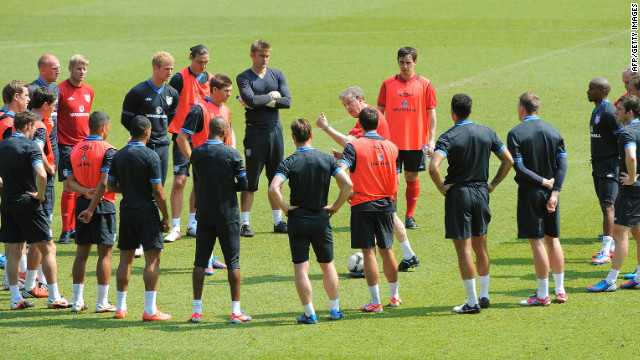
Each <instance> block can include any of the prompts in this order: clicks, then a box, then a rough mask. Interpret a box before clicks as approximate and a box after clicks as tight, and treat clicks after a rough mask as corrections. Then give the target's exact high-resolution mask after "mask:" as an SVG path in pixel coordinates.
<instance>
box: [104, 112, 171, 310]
mask: <svg viewBox="0 0 640 360" xmlns="http://www.w3.org/2000/svg"><path fill="white" fill-rule="evenodd" d="M128 125H129V133H130V134H131V142H130V143H129V144H128V145H127V146H125V147H124V148H123V149H121V150H120V151H118V153H117V154H116V155H115V156H114V157H113V161H112V162H111V168H110V169H109V175H108V180H107V190H108V191H109V192H112V193H118V192H121V193H122V201H120V226H119V228H120V231H119V236H118V249H120V264H119V265H118V271H117V272H116V278H117V286H118V304H117V306H116V315H115V317H116V319H124V318H125V317H126V316H127V315H128V313H127V288H128V286H129V276H130V271H131V264H132V263H133V258H134V256H135V250H136V249H137V248H138V247H140V246H142V248H143V249H144V258H145V267H144V285H145V311H144V313H143V314H142V320H143V321H163V320H169V319H171V315H169V314H165V313H163V312H161V311H160V310H159V309H158V308H157V307H156V293H157V289H158V273H159V270H160V254H161V252H162V248H163V244H162V233H163V232H167V231H169V214H168V213H167V201H166V198H165V195H164V190H163V188H162V179H161V176H162V171H161V165H160V157H159V156H158V154H157V153H155V152H154V151H153V150H151V149H149V148H148V147H147V146H145V145H146V143H147V142H148V140H149V138H150V137H151V133H152V126H151V122H150V121H149V119H147V118H146V117H144V116H142V115H137V116H134V117H133V118H132V119H131V121H130V122H129V123H128ZM158 210H160V212H161V213H162V220H160V217H159V216H158Z"/></svg>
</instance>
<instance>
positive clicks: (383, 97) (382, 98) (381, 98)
mask: <svg viewBox="0 0 640 360" xmlns="http://www.w3.org/2000/svg"><path fill="white" fill-rule="evenodd" d="M386 103H387V83H386V82H382V86H381V87H380V93H379V94H378V106H385V104H386Z"/></svg>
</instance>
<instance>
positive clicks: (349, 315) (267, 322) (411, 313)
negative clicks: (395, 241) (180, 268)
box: [0, 304, 513, 332]
mask: <svg viewBox="0 0 640 360" xmlns="http://www.w3.org/2000/svg"><path fill="white" fill-rule="evenodd" d="M492 307H496V308H506V307H513V306H512V304H495V305H494V304H492ZM452 308H453V305H451V306H425V307H415V308H402V307H399V308H392V307H389V306H386V307H385V308H384V312H382V313H376V314H373V313H364V312H362V311H360V310H359V309H343V311H344V315H345V317H344V318H343V319H342V320H340V322H344V321H354V320H360V319H372V318H375V319H384V318H425V317H431V316H457V314H454V313H453V312H452V311H451V310H452ZM301 314H302V311H297V312H275V313H263V314H251V315H253V316H254V319H253V320H252V321H251V322H248V323H244V324H232V323H231V322H230V321H229V316H228V315H226V314H216V315H212V316H207V314H206V313H205V314H204V320H203V322H202V323H200V324H192V323H190V322H189V321H188V315H185V318H184V320H181V319H180V318H176V317H174V318H173V319H171V320H169V321H166V322H143V321H141V316H139V315H140V314H130V315H129V317H127V318H126V319H114V318H113V317H112V316H113V315H112V314H109V315H107V314H93V313H90V312H83V313H80V314H76V313H71V312H70V311H68V310H44V311H30V310H23V311H15V310H0V318H2V319H4V320H8V321H2V322H0V329H1V328H7V329H15V328H38V327H42V328H50V327H65V328H69V329H95V330H99V329H102V330H103V331H109V330H120V329H125V328H131V327H145V328H147V329H152V330H159V331H164V332H184V331H202V330H212V329H217V330H227V329H233V330H235V329H243V328H247V327H249V328H253V327H274V326H302V325H299V324H298V323H297V318H298V316H300V315H301ZM317 315H318V321H319V323H321V324H323V323H324V324H327V323H330V322H331V320H330V318H329V316H328V314H327V313H326V311H323V312H319V313H318V314H317ZM5 332H6V331H5Z"/></svg>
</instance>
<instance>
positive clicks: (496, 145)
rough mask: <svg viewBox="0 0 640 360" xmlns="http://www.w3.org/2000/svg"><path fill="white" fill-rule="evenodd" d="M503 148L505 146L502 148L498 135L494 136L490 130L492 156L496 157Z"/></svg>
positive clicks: (493, 132)
mask: <svg viewBox="0 0 640 360" xmlns="http://www.w3.org/2000/svg"><path fill="white" fill-rule="evenodd" d="M505 148H506V146H504V143H503V142H502V140H500V138H499V137H498V134H496V132H495V131H493V130H491V151H493V153H494V154H496V155H498V154H500V153H501V152H502V151H503V150H504V149H505Z"/></svg>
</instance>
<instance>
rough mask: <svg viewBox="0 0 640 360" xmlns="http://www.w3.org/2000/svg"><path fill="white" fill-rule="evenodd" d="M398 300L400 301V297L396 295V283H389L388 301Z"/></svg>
mask: <svg viewBox="0 0 640 360" xmlns="http://www.w3.org/2000/svg"><path fill="white" fill-rule="evenodd" d="M393 298H398V299H400V295H399V294H398V282H397V281H396V282H394V283H389V299H393Z"/></svg>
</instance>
